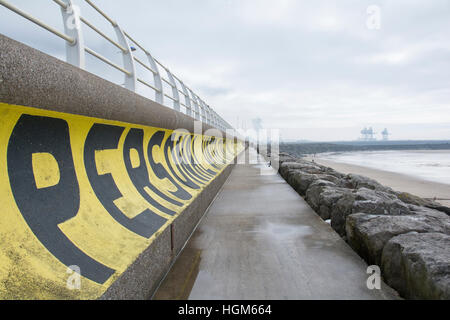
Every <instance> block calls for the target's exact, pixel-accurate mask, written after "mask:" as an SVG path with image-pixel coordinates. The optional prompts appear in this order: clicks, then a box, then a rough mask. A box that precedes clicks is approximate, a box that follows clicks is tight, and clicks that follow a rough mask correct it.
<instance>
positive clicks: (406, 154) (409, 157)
mask: <svg viewBox="0 0 450 320" xmlns="http://www.w3.org/2000/svg"><path fill="white" fill-rule="evenodd" d="M319 157H320V158H321V159H324V160H330V161H335V162H341V163H347V164H353V165H358V166H363V167H369V168H374V169H379V170H384V171H391V172H397V173H402V174H406V175H410V176H414V177H417V178H420V179H423V180H428V181H433V182H440V183H445V184H450V150H423V151H422V150H414V151H364V152H340V153H324V154H321V155H319Z"/></svg>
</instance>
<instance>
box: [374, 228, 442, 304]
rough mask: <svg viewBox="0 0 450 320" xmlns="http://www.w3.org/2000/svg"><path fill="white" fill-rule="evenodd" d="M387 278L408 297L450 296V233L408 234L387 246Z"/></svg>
mask: <svg viewBox="0 0 450 320" xmlns="http://www.w3.org/2000/svg"><path fill="white" fill-rule="evenodd" d="M381 267H382V270H383V277H384V279H385V280H386V282H387V284H388V285H390V286H391V287H392V288H394V289H395V290H397V291H398V292H399V294H400V295H402V296H403V297H404V298H407V299H445V300H449V299H450V236H448V235H445V234H443V233H421V234H418V233H408V234H403V235H400V236H397V237H394V238H392V239H391V240H389V241H388V242H387V244H386V245H385V247H384V249H383V253H382V258H381Z"/></svg>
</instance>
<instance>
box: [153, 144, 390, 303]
mask: <svg viewBox="0 0 450 320" xmlns="http://www.w3.org/2000/svg"><path fill="white" fill-rule="evenodd" d="M250 153H251V155H252V157H253V158H256V157H257V158H258V160H259V161H258V162H259V163H258V164H246V165H237V166H236V167H235V169H234V170H233V172H232V174H231V175H230V177H229V179H228V181H227V182H226V183H225V185H224V187H223V189H222V191H221V192H220V193H219V194H218V196H217V198H216V200H215V201H214V202H213V204H212V205H211V207H210V209H209V211H208V212H207V214H206V215H205V217H204V218H203V220H202V221H201V223H200V225H199V227H198V229H197V230H196V231H195V232H194V234H193V236H192V237H191V239H190V240H189V242H188V243H187V245H186V247H185V249H184V250H183V252H182V253H181V254H180V256H179V258H178V259H177V261H176V262H175V264H174V266H173V267H172V269H171V271H170V272H169V273H168V275H167V277H166V278H165V280H164V281H163V283H162V284H161V286H160V288H159V289H158V291H157V292H156V294H155V296H154V299H236V300H240V299H258V300H259V299H261V300H265V299H391V298H395V295H394V294H393V292H392V291H391V289H390V288H388V287H385V286H384V284H383V287H382V289H381V290H369V289H368V288H367V285H366V281H367V278H368V276H369V275H367V274H366V269H367V265H366V264H365V262H364V261H363V260H362V259H361V258H359V256H358V255H357V254H356V253H355V252H354V251H353V250H352V249H351V248H350V247H349V246H348V245H347V244H346V243H345V242H344V241H343V240H342V239H341V238H340V237H339V236H338V235H337V234H336V233H335V232H334V231H333V230H332V229H331V227H330V226H329V225H328V224H327V223H325V222H324V221H322V220H321V219H320V218H319V216H318V215H316V213H314V211H313V210H312V209H311V208H310V207H309V206H308V205H307V203H306V202H305V201H304V200H303V199H302V198H301V197H300V196H299V195H298V194H297V193H296V192H295V191H294V190H293V189H292V188H291V187H290V186H289V185H288V184H287V183H286V182H285V181H284V180H283V179H282V178H281V177H280V176H279V175H278V174H276V175H261V170H263V172H266V173H267V172H268V171H270V170H273V169H271V168H267V166H266V164H265V162H264V161H263V159H261V158H260V157H258V156H257V155H256V153H255V151H254V150H251V151H250Z"/></svg>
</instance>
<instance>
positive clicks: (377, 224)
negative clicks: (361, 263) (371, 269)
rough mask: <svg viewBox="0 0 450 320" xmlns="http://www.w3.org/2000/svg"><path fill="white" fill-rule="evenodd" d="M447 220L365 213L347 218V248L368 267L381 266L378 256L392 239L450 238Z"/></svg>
mask: <svg viewBox="0 0 450 320" xmlns="http://www.w3.org/2000/svg"><path fill="white" fill-rule="evenodd" d="M448 220H450V219H447V221H442V220H441V219H440V218H438V217H433V216H429V215H408V216H386V215H370V214H366V213H357V214H352V215H350V216H348V217H347V223H346V235H347V242H348V244H349V245H350V246H351V247H352V248H353V249H354V250H355V251H356V252H357V253H358V254H359V255H360V256H361V257H362V258H364V259H365V260H366V261H367V262H368V263H369V264H376V265H380V264H381V253H382V251H383V248H384V246H385V245H386V243H387V242H388V241H389V240H390V239H391V238H393V237H395V236H398V235H401V234H404V233H409V232H413V231H414V232H418V233H426V232H429V233H433V232H439V233H447V234H449V235H450V223H449V221H448Z"/></svg>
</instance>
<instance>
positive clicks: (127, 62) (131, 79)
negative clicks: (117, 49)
mask: <svg viewBox="0 0 450 320" xmlns="http://www.w3.org/2000/svg"><path fill="white" fill-rule="evenodd" d="M113 27H114V31H116V35H117V40H118V41H119V44H120V45H121V46H122V47H124V48H125V49H126V51H122V58H123V66H124V68H125V69H126V70H127V71H129V72H130V73H131V74H130V75H128V74H126V75H125V88H127V89H128V90H131V91H133V92H136V88H137V76H136V64H135V62H134V58H133V52H132V51H131V47H130V44H129V43H128V40H127V38H126V37H125V34H124V32H123V30H122V29H121V28H120V27H119V25H118V24H117V23H115V24H113Z"/></svg>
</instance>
